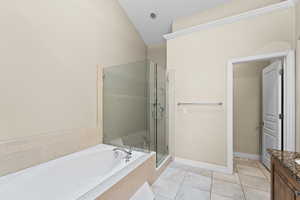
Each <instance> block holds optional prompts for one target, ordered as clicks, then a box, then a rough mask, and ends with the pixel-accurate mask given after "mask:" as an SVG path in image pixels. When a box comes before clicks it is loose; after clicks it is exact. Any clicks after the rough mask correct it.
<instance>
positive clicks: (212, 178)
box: [210, 172, 214, 200]
mask: <svg viewBox="0 0 300 200" xmlns="http://www.w3.org/2000/svg"><path fill="white" fill-rule="evenodd" d="M213 182H214V172H211V184H210V200H212V187H213Z"/></svg>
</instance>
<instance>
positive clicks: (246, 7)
mask: <svg viewBox="0 0 300 200" xmlns="http://www.w3.org/2000/svg"><path fill="white" fill-rule="evenodd" d="M281 1H284V0H251V1H241V0H230V1H229V2H227V3H224V4H222V5H221V6H217V7H215V8H212V9H209V10H206V11H204V12H200V13H197V14H195V15H192V16H188V17H182V18H179V19H177V20H176V21H175V22H174V23H173V31H177V30H180V29H184V28H188V27H191V26H196V25H199V24H203V23H206V22H209V21H213V20H217V19H221V18H224V17H229V16H232V15H237V14H240V13H242V12H247V11H250V10H253V9H257V8H261V7H264V6H268V5H271V4H274V3H278V2H281Z"/></svg>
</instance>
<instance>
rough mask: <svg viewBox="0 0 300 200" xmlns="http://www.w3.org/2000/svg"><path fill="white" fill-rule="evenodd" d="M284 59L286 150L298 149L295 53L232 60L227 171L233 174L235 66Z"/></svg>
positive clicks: (228, 93)
mask: <svg viewBox="0 0 300 200" xmlns="http://www.w3.org/2000/svg"><path fill="white" fill-rule="evenodd" d="M274 58H282V59H283V63H284V64H283V70H284V74H283V79H284V86H283V87H284V94H283V95H284V104H283V106H284V109H283V110H284V111H283V112H284V113H283V114H284V119H283V123H284V127H283V137H284V143H283V146H284V150H287V151H295V149H296V130H295V129H296V126H295V117H296V116H295V109H296V105H295V101H296V85H295V84H296V77H295V74H296V73H295V52H294V50H292V49H290V50H287V51H280V52H273V53H269V54H259V55H254V56H248V57H239V58H234V59H230V60H229V61H228V63H227V91H226V94H227V103H226V110H227V169H228V171H229V172H231V173H232V172H233V86H234V85H233V65H234V64H238V63H243V62H251V61H259V60H266V59H274Z"/></svg>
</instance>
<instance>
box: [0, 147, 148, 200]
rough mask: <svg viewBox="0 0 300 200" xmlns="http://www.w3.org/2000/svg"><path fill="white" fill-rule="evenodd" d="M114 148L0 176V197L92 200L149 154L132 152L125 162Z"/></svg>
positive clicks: (92, 151) (86, 152)
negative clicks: (116, 154)
mask: <svg viewBox="0 0 300 200" xmlns="http://www.w3.org/2000/svg"><path fill="white" fill-rule="evenodd" d="M113 148H114V147H113V146H109V145H104V144H101V145H98V146H95V147H92V148H89V149H87V150H84V151H81V152H78V153H74V154H71V155H68V156H65V157H62V158H59V159H56V160H53V161H50V162H47V163H44V164H41V165H38V166H35V167H31V168H28V169H26V170H23V171H20V172H17V173H14V174H11V175H7V176H4V177H0V199H5V200H19V199H24V200H75V199H79V200H92V199H95V198H97V197H98V196H100V195H101V194H102V193H103V192H105V191H106V190H107V189H109V188H110V187H111V186H113V185H114V184H115V183H117V182H118V181H119V180H121V179H122V178H123V177H125V176H126V175H127V174H128V173H130V172H131V171H133V170H134V169H135V168H136V167H138V166H139V165H140V164H142V163H143V162H144V161H146V160H147V159H148V158H149V157H150V156H151V154H146V153H142V152H136V151H134V152H133V156H132V158H131V160H130V162H128V163H126V162H125V160H124V159H123V158H122V157H121V156H119V157H117V158H116V157H115V156H114V153H113V151H112V149H113Z"/></svg>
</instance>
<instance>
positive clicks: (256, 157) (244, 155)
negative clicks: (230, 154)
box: [234, 152, 260, 160]
mask: <svg viewBox="0 0 300 200" xmlns="http://www.w3.org/2000/svg"><path fill="white" fill-rule="evenodd" d="M234 156H235V157H240V158H247V159H251V160H260V155H257V154H249V153H241V152H234Z"/></svg>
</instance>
